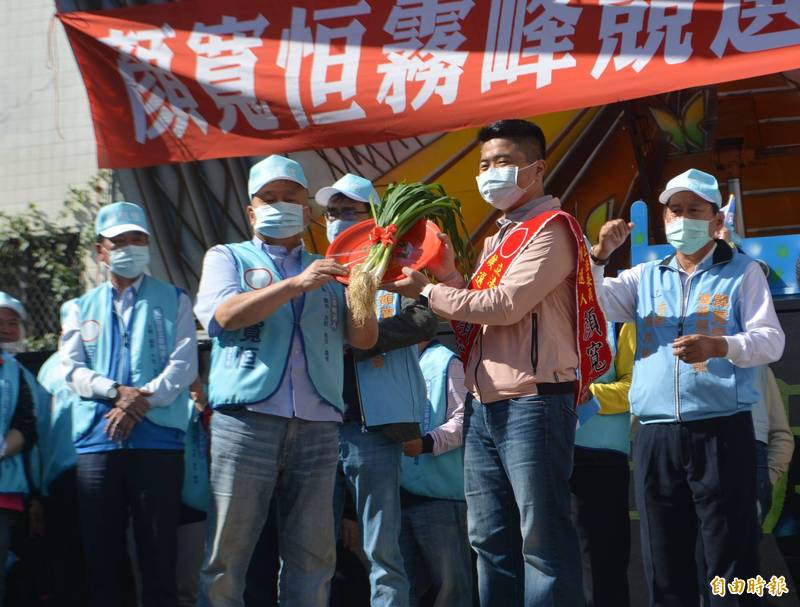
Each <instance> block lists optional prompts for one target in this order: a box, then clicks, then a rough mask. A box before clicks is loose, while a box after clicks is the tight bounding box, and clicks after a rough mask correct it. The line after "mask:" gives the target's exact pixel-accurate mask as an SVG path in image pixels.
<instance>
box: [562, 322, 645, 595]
mask: <svg viewBox="0 0 800 607" xmlns="http://www.w3.org/2000/svg"><path fill="white" fill-rule="evenodd" d="M606 335H608V343H609V345H610V346H611V350H612V352H614V366H613V367H612V368H611V369H609V371H608V373H606V374H605V375H603V376H602V377H600V378H599V379H598V380H597V381H596V382H595V383H593V384H592V385H591V386H590V390H591V393H590V395H591V399H590V400H592V401H593V404H594V407H593V408H594V409H595V410H596V411H597V414H596V415H593V416H592V417H591V418H590V419H589V420H588V421H586V422H585V423H582V424H581V425H580V426H579V427H578V429H577V430H576V432H575V464H574V466H573V469H572V478H571V479H570V488H571V490H572V516H573V518H574V519H575V528H576V529H577V530H578V540H579V542H580V545H581V553H582V554H581V556H582V560H583V594H584V597H586V604H587V605H591V606H592V607H628V606H629V605H630V592H629V589H628V563H629V561H630V551H631V528H630V519H629V505H628V495H629V482H630V468H629V465H628V452H629V451H630V426H631V415H630V403H629V401H628V391H629V390H630V387H631V377H632V375H633V353H634V350H635V348H636V341H635V338H636V328H635V327H634V326H633V325H632V324H626V325H623V326H622V329H621V330H620V333H619V337H618V338H617V337H616V335H615V331H614V325H613V324H612V323H609V327H608V331H607V333H606Z"/></svg>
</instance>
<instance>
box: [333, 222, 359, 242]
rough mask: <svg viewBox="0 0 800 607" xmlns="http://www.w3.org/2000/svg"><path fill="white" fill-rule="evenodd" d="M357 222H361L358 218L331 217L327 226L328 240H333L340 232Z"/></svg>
mask: <svg viewBox="0 0 800 607" xmlns="http://www.w3.org/2000/svg"><path fill="white" fill-rule="evenodd" d="M357 223H359V221H358V219H329V220H328V223H327V225H326V226H325V234H326V236H327V237H328V242H333V241H334V240H336V237H337V236H338V235H339V234H341V233H342V232H344V231H345V230H346V229H347V228H349V227H352V226H354V225H356V224H357Z"/></svg>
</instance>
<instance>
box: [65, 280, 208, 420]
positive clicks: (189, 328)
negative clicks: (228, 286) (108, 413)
mask: <svg viewBox="0 0 800 607" xmlns="http://www.w3.org/2000/svg"><path fill="white" fill-rule="evenodd" d="M143 277H144V274H142V276H140V277H139V278H137V279H136V281H135V282H134V283H133V284H132V285H131V286H129V287H128V288H127V289H125V290H124V291H123V292H122V293H119V292H118V291H117V289H116V288H114V287H113V286H112V293H113V303H114V312H115V316H116V318H117V322H118V323H120V333H121V334H122V335H125V331H126V327H127V326H128V322H129V320H130V317H131V312H132V311H133V306H134V304H135V303H136V296H137V294H138V292H139V287H140V286H141V285H142V279H143ZM59 352H60V353H61V364H62V365H63V367H64V376H65V379H66V381H67V385H68V386H69V387H70V389H71V390H72V391H74V392H75V393H76V394H78V396H81V397H83V398H97V399H104V398H108V393H109V390H111V386H113V385H114V383H115V382H116V380H115V379H114V378H111V377H106V376H105V375H102V374H101V373H98V372H97V371H95V370H93V369H91V368H89V367H88V366H87V364H86V350H84V348H83V341H82V340H81V320H80V309H79V308H78V304H77V303H76V302H74V301H72V302H69V303H68V304H67V309H66V315H65V318H64V321H63V323H62V325H61V340H60V345H59ZM126 362H127V361H126ZM123 364H125V363H123ZM125 375H127V370H126V369H124V368H123V367H121V368H120V376H121V377H124V376H125ZM196 377H197V331H196V329H195V324H194V317H193V316H192V302H191V300H190V299H189V296H188V295H186V294H185V293H181V294H180V297H179V299H178V317H177V319H176V322H175V348H174V350H173V351H172V353H171V354H170V357H169V361H168V362H167V365H166V367H164V370H163V371H162V372H161V373H159V374H158V376H156V377H154V378H153V379H152V380H150V381H149V382H147V383H146V384H145V385H144V386H141V388H140V389H141V390H145V391H147V392H152V393H153V395H152V396H149V397H147V400H148V402H149V403H150V406H151V407H165V406H167V405H169V404H171V403H172V402H173V401H174V400H175V398H176V397H177V396H178V394H179V393H180V392H181V391H182V390H185V389H186V388H188V387H189V385H190V384H191V383H192V382H193V381H194V379H195V378H196Z"/></svg>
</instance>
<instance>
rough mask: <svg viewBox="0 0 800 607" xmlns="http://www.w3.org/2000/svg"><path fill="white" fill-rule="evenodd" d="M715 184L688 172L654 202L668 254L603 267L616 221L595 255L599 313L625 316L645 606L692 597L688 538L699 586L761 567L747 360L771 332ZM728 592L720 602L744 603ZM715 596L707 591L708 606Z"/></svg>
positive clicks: (770, 351) (753, 366) (764, 356)
mask: <svg viewBox="0 0 800 607" xmlns="http://www.w3.org/2000/svg"><path fill="white" fill-rule="evenodd" d="M721 200H722V196H721V194H720V191H719V187H718V185H717V180H716V179H715V178H714V177H713V176H712V175H709V174H708V173H704V172H703V171H699V170H697V169H689V170H688V171H686V172H685V173H682V174H680V175H678V176H677V177H674V178H673V179H671V180H670V181H669V182H668V183H667V187H666V190H665V191H664V192H663V193H662V194H661V196H660V197H659V201H660V202H661V203H662V204H663V205H664V227H665V232H666V235H667V240H668V241H669V243H670V244H671V245H672V246H673V247H674V248H675V253H674V254H673V255H670V256H668V257H667V258H665V259H663V260H656V261H650V262H646V263H642V264H639V265H637V266H635V267H634V268H632V269H630V270H625V271H623V272H622V273H621V274H620V275H619V276H618V277H616V278H603V265H605V263H606V262H607V261H608V258H609V256H610V255H611V253H612V252H613V251H614V250H616V249H617V248H618V247H619V246H620V245H621V244H622V243H623V242H624V241H625V239H626V238H627V236H628V234H629V233H630V229H631V227H632V226H631V224H628V223H626V222H625V221H624V220H621V219H617V220H613V221H611V222H608V223H606V224H605V225H604V226H603V228H601V230H600V237H599V242H598V244H597V245H595V246H594V248H593V249H592V263H593V272H594V274H595V284H596V285H597V293H598V298H599V300H600V304H601V306H602V307H603V310H604V311H605V313H606V318H607V319H608V320H609V321H613V322H634V323H636V356H635V361H634V367H633V382H632V384H631V390H630V402H631V411H632V413H633V414H634V415H636V416H637V417H638V418H639V420H640V421H641V424H642V425H641V427H640V429H639V430H638V432H637V435H636V440H635V443H634V449H633V462H634V475H633V476H634V487H635V490H636V501H637V505H638V509H639V514H640V517H641V530H642V553H643V558H644V566H645V575H646V580H647V584H648V587H649V591H650V601H651V604H652V605H655V606H661V605H690V604H696V602H697V596H698V587H697V579H696V575H695V571H696V566H695V558H694V549H695V539H696V535H697V534H698V533H700V534H701V535H702V538H703V547H704V556H705V561H706V565H707V567H708V579H707V580H706V582H707V583H712V582H713V583H714V584H715V586H714V587H718V586H719V585H720V583H722V587H723V588H725V582H724V580H727V581H728V582H730V581H732V580H733V579H734V578H738V579H741V580H747V579H749V578H754V577H755V576H756V575H757V573H758V539H759V532H758V521H757V516H756V501H757V499H756V498H757V495H756V451H755V438H754V435H753V422H752V419H751V415H750V410H751V408H752V406H753V404H754V403H755V402H757V401H758V398H759V391H758V367H759V366H760V365H765V364H768V363H770V362H774V361H776V360H778V359H779V358H780V357H781V354H782V352H783V346H784V340H785V337H784V333H783V331H782V330H781V327H780V324H779V322H778V318H777V316H776V314H775V307H774V305H773V303H772V296H771V295H770V291H769V287H768V286H767V281H766V278H765V277H764V274H763V272H762V271H761V268H759V266H758V264H757V263H756V262H755V261H754V260H752V259H750V258H749V257H747V256H746V255H743V254H741V253H739V252H737V251H734V250H732V249H731V248H730V247H729V246H728V245H727V244H725V243H724V242H723V241H715V240H714V239H713V235H714V234H716V233H717V231H718V230H719V229H720V228H721V227H722V222H723V215H722V213H720V212H719V207H720V203H721ZM758 600H759V599H758V597H757V596H755V595H753V594H747V593H744V594H742V595H731V594H728V595H727V596H726V597H725V598H724V604H725V605H749V604H755V603H756V602H757V601H758ZM714 604H723V599H722V598H721V597H717V596H714V595H713V592H712V605H714Z"/></svg>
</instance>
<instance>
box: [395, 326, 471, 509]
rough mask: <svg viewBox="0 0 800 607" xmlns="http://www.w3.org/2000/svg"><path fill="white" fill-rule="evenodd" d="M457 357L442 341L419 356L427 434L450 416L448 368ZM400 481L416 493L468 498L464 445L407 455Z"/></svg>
mask: <svg viewBox="0 0 800 607" xmlns="http://www.w3.org/2000/svg"><path fill="white" fill-rule="evenodd" d="M454 358H456V354H455V352H453V351H452V350H450V349H448V348H446V347H445V346H443V345H442V344H440V343H438V342H433V343H431V344H430V345H428V347H427V348H426V349H425V351H424V352H423V353H422V355H421V356H420V358H419V365H420V367H421V369H422V375H423V376H424V378H425V383H426V385H427V387H428V399H427V403H426V407H425V414H424V416H423V420H422V422H421V423H420V429H421V431H422V434H423V435H425V434H427V433H428V432H430V431H431V430H433V429H434V428H436V427H438V426H441V425H442V424H443V423H444V421H445V418H446V417H447V367H448V365H449V364H450V361H451V360H453V359H454ZM400 484H401V485H402V487H403V489H405V490H406V491H409V492H411V493H414V494H416V495H424V496H427V497H434V498H438V499H449V500H461V501H464V448H463V447H459V448H458V449H453V450H452V451H448V452H447V453H442V454H441V455H433V454H432V453H423V454H422V455H419V456H417V457H407V456H405V455H404V456H403V458H402V476H401V480H400Z"/></svg>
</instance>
